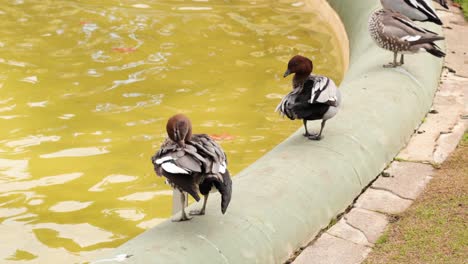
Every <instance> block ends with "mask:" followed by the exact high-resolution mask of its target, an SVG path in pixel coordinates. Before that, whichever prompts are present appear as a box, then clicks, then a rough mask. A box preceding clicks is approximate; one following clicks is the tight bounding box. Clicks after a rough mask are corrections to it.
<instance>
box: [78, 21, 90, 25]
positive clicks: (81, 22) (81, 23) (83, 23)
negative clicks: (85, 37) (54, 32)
mask: <svg viewBox="0 0 468 264" xmlns="http://www.w3.org/2000/svg"><path fill="white" fill-rule="evenodd" d="M89 23H91V22H89V21H80V25H86V24H89Z"/></svg>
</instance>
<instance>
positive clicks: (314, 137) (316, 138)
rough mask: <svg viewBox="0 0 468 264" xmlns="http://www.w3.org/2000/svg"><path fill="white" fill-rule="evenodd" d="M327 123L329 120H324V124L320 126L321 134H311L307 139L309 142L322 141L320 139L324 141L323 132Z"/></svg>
mask: <svg viewBox="0 0 468 264" xmlns="http://www.w3.org/2000/svg"><path fill="white" fill-rule="evenodd" d="M326 122H327V120H322V124H320V132H319V133H318V134H311V135H309V136H308V137H307V138H308V139H309V140H320V139H322V131H323V128H324V127H325V123H326Z"/></svg>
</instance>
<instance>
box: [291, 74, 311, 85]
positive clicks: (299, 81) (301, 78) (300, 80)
mask: <svg viewBox="0 0 468 264" xmlns="http://www.w3.org/2000/svg"><path fill="white" fill-rule="evenodd" d="M309 75H310V73H306V74H299V73H296V74H294V78H293V87H298V86H302V85H303V84H304V82H305V81H306V80H307V78H308V77H309Z"/></svg>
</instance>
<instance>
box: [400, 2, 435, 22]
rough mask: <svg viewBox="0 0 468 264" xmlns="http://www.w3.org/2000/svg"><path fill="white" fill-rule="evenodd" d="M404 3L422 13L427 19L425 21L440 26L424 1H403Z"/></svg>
mask: <svg viewBox="0 0 468 264" xmlns="http://www.w3.org/2000/svg"><path fill="white" fill-rule="evenodd" d="M404 2H405V3H406V4H407V5H408V6H410V7H412V8H414V9H416V10H418V11H419V12H421V13H423V14H424V15H425V16H426V17H427V21H431V22H434V23H436V24H438V25H442V21H440V18H439V17H438V16H437V14H436V12H435V10H434V9H433V8H432V7H431V6H430V5H429V4H428V3H427V2H426V1H425V0H404Z"/></svg>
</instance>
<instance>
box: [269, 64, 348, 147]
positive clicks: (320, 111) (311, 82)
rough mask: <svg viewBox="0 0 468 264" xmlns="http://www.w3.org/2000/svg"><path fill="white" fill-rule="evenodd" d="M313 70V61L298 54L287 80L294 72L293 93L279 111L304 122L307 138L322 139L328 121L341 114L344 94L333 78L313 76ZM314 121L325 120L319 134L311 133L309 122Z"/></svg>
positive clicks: (279, 105)
mask: <svg viewBox="0 0 468 264" xmlns="http://www.w3.org/2000/svg"><path fill="white" fill-rule="evenodd" d="M312 69H313V64H312V61H311V60H309V59H308V58H306V57H303V56H300V55H296V56H294V57H293V58H292V59H291V60H290V61H289V63H288V69H287V70H286V72H285V73H284V77H286V76H288V75H290V74H292V73H294V78H293V90H292V91H291V92H290V93H289V94H287V95H286V96H285V97H284V98H283V99H282V100H281V102H280V103H279V104H278V106H277V107H276V111H277V112H280V114H281V115H283V116H287V117H288V118H289V119H291V120H295V119H302V121H303V124H304V128H305V133H304V136H305V137H307V138H308V139H311V140H320V139H321V135H322V131H323V128H324V127H325V122H326V121H327V120H329V119H330V118H332V117H334V116H335V115H336V114H337V113H338V110H339V107H340V104H341V93H340V91H339V90H338V88H337V87H336V85H335V83H334V82H333V81H332V80H331V79H329V78H327V77H325V76H320V75H313V74H311V72H312ZM311 120H322V124H321V128H320V132H319V133H318V134H310V133H309V131H308V130H307V121H311Z"/></svg>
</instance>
